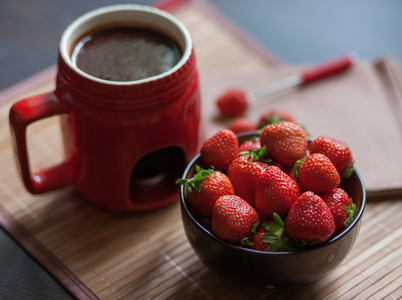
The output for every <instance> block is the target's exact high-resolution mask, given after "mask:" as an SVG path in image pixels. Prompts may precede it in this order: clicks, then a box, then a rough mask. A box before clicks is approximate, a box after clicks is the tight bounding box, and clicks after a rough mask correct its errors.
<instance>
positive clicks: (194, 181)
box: [176, 166, 234, 219]
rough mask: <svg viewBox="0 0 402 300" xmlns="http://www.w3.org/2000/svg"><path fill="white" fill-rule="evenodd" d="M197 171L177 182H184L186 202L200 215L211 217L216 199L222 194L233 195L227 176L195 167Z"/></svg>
mask: <svg viewBox="0 0 402 300" xmlns="http://www.w3.org/2000/svg"><path fill="white" fill-rule="evenodd" d="M196 169H197V173H196V174H195V175H194V177H193V178H191V179H178V180H177V181H176V183H177V184H186V185H187V186H186V191H187V199H186V201H187V204H188V206H189V207H190V208H191V209H192V210H194V212H195V213H196V214H198V215H200V216H202V217H205V218H208V219H211V218H212V209H213V207H214V205H215V202H216V200H218V198H219V197H221V196H224V195H234V188H233V185H232V183H231V182H230V180H229V178H228V177H227V176H226V175H225V174H223V173H221V172H215V171H212V170H204V169H202V168H200V167H199V166H197V167H196Z"/></svg>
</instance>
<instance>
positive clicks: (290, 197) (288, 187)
mask: <svg viewBox="0 0 402 300" xmlns="http://www.w3.org/2000/svg"><path fill="white" fill-rule="evenodd" d="M300 193H301V190H300V188H299V186H298V185H297V183H296V181H294V180H293V179H292V178H290V177H289V176H288V175H287V174H286V173H284V172H283V171H282V170H281V169H279V168H278V167H276V166H269V167H267V168H266V169H265V170H264V171H263V172H261V173H260V175H259V178H258V179H257V181H256V186H255V207H256V209H257V211H258V212H259V213H261V214H263V215H266V216H268V217H270V218H272V216H273V214H274V213H277V214H278V215H279V216H280V217H282V216H284V215H286V214H287V213H288V211H289V209H290V208H291V207H292V205H293V203H294V202H295V201H296V199H297V198H298V197H299V196H300Z"/></svg>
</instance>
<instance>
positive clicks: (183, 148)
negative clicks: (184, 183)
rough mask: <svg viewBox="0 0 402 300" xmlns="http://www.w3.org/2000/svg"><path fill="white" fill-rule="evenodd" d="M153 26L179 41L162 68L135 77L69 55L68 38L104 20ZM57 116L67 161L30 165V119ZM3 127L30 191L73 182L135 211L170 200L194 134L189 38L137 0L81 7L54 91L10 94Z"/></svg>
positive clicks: (63, 47) (111, 204) (194, 80)
mask: <svg viewBox="0 0 402 300" xmlns="http://www.w3.org/2000/svg"><path fill="white" fill-rule="evenodd" d="M119 24H121V25H124V26H127V25H128V26H139V27H147V28H152V29H153V30H158V31H159V30H160V31H161V32H163V33H164V34H166V35H168V36H169V37H171V38H172V39H173V40H174V41H175V42H176V43H177V45H178V46H179V48H180V49H181V58H180V59H179V61H178V62H177V64H176V65H174V66H173V67H172V68H171V69H169V70H168V71H165V72H163V73H161V74H158V75H154V76H151V77H148V78H144V79H139V80H134V81H111V80H105V79H100V78H97V77H95V76H92V75H89V74H87V73H85V72H83V71H82V70H81V69H80V68H78V67H77V66H76V65H75V64H74V63H73V61H72V58H71V53H72V47H73V46H74V43H77V40H78V39H79V38H80V37H82V36H83V35H84V34H85V33H87V32H89V31H91V30H94V29H96V28H101V27H102V28H105V27H110V26H118V25H119ZM54 115H60V119H61V126H62V134H63V144H64V149H65V155H66V157H65V161H64V162H63V163H61V164H60V165H56V166H53V167H50V168H48V169H46V170H39V171H33V170H31V168H30V164H29V157H28V154H27V152H28V151H27V142H26V128H27V126H28V125H29V124H31V123H33V122H35V121H37V120H40V119H43V118H46V117H50V116H54ZM9 118H10V127H11V134H12V137H13V146H14V150H15V154H16V155H15V156H16V161H17V165H18V168H19V171H20V174H21V177H22V180H23V183H24V185H25V187H26V189H27V190H28V191H29V192H31V193H33V194H40V193H44V192H47V191H51V190H55V189H58V188H61V187H64V186H66V185H75V187H76V188H77V190H78V191H79V192H80V193H81V194H82V195H83V196H84V197H85V198H87V199H88V200H90V201H92V202H94V203H96V204H99V205H101V206H103V207H107V208H110V209H115V210H122V211H136V210H148V209H154V208H157V207H161V206H164V205H167V204H169V203H172V202H173V201H176V200H178V192H179V189H178V187H177V186H176V185H175V180H176V179H177V178H179V177H180V176H181V174H182V172H183V170H184V168H185V166H186V164H187V163H188V161H189V160H190V159H191V158H192V157H193V156H194V155H195V154H196V153H197V151H198V150H199V146H200V143H201V141H202V136H201V126H200V120H201V118H200V96H199V83H198V71H197V67H196V60H195V55H194V50H193V45H192V41H191V37H190V34H189V32H188V31H187V29H186V28H185V27H184V26H183V24H182V23H181V22H179V21H178V20H177V19H176V18H174V17H173V16H171V15H170V14H168V13H166V12H164V11H161V10H158V9H155V8H152V7H148V6H142V5H112V6H108V7H104V8H100V9H97V10H94V11H92V12H89V13H87V14H85V15H83V16H81V17H80V18H78V19H77V20H75V21H74V22H73V23H71V24H70V25H69V26H68V27H67V28H66V30H65V31H64V33H63V35H62V37H61V40H60V45H59V59H58V73H57V81H56V88H55V90H54V91H53V92H50V93H46V94H41V95H37V96H33V97H29V98H26V99H23V100H20V101H18V102H16V103H15V104H14V105H13V106H12V108H11V110H10V115H9Z"/></svg>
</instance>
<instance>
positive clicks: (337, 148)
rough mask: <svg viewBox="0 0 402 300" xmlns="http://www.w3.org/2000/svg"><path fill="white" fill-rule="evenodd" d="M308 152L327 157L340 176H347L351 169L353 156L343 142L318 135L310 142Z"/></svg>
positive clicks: (352, 169) (351, 171)
mask: <svg viewBox="0 0 402 300" xmlns="http://www.w3.org/2000/svg"><path fill="white" fill-rule="evenodd" d="M309 150H310V153H321V154H324V155H325V156H326V157H328V158H329V159H330V160H331V162H332V163H333V164H334V166H335V168H336V169H337V170H338V173H339V175H341V176H342V177H349V176H350V175H351V174H352V173H353V171H354V168H353V156H352V152H351V151H350V149H349V146H348V145H347V144H345V143H344V142H342V141H340V140H337V139H334V138H330V137H325V136H319V137H317V138H316V139H315V140H314V141H312V142H311V143H310V146H309Z"/></svg>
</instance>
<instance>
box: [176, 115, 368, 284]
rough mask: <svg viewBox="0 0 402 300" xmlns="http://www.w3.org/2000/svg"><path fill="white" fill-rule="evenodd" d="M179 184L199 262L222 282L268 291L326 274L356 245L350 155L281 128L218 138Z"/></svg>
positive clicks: (329, 142)
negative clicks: (269, 288) (253, 284)
mask: <svg viewBox="0 0 402 300" xmlns="http://www.w3.org/2000/svg"><path fill="white" fill-rule="evenodd" d="M177 183H178V184H180V185H181V187H180V189H181V200H180V205H181V213H182V220H183V225H184V229H185V233H186V236H187V239H188V241H189V242H190V244H191V246H192V248H193V249H194V251H195V253H196V254H197V255H198V257H199V258H200V260H201V261H202V262H203V263H204V264H205V265H206V266H207V267H208V268H209V269H210V270H211V271H213V272H215V273H217V274H218V275H220V276H221V277H224V278H227V279H229V280H232V281H233V280H234V281H241V282H249V283H255V284H258V285H262V286H266V287H277V286H280V285H289V284H295V285H299V284H308V283H312V282H315V281H318V280H320V279H321V278H323V277H324V276H326V275H327V274H329V273H330V272H331V271H333V270H334V269H335V268H336V267H337V266H339V265H340V264H341V263H342V261H344V259H345V258H346V256H347V255H348V253H349V252H350V250H351V248H352V247H353V244H354V242H355V240H356V238H357V236H358V233H359V230H360V224H361V219H362V214H363V211H364V207H365V204H366V192H365V188H364V184H363V181H362V179H361V176H360V175H359V173H358V171H357V170H356V169H355V168H354V158H353V156H352V153H351V151H350V149H349V147H348V146H347V145H346V144H345V143H344V142H342V141H340V140H337V139H334V138H332V137H325V136H319V137H317V138H312V137H308V136H307V134H306V133H305V131H304V130H303V129H302V128H301V127H300V126H299V125H298V124H296V123H294V122H287V121H285V122H279V123H274V124H269V125H266V126H265V127H263V128H262V129H261V130H259V131H254V132H247V133H242V134H238V135H236V134H234V132H233V131H231V130H228V129H223V130H220V131H218V132H217V133H216V134H214V135H213V136H212V137H210V138H209V139H207V140H206V141H205V142H204V144H203V146H202V148H201V151H200V153H199V154H197V155H196V156H195V157H194V158H193V159H192V161H191V162H190V163H189V164H188V166H187V168H186V169H185V171H184V174H183V177H182V178H180V179H178V180H177Z"/></svg>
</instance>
